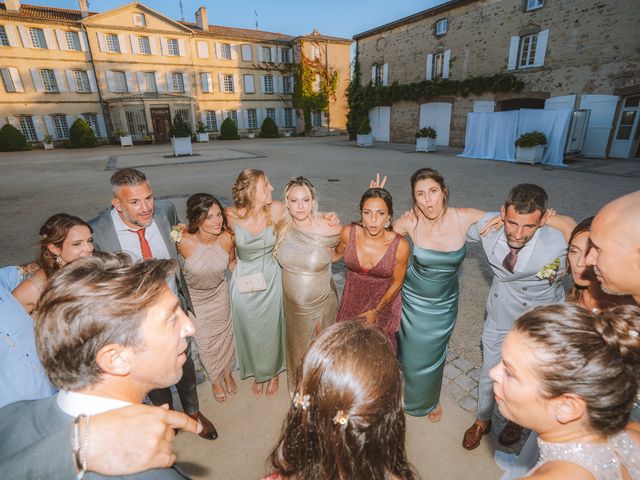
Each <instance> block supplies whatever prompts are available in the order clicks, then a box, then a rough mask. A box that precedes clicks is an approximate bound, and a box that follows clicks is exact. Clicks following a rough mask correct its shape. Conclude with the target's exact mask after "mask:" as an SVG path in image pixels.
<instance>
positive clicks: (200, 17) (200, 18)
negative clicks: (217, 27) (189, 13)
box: [196, 7, 209, 32]
mask: <svg viewBox="0 0 640 480" xmlns="http://www.w3.org/2000/svg"><path fill="white" fill-rule="evenodd" d="M196 24H197V25H198V28H199V29H200V30H204V31H205V32H206V31H208V30H209V21H208V20H207V9H206V7H200V8H199V9H198V10H197V11H196Z"/></svg>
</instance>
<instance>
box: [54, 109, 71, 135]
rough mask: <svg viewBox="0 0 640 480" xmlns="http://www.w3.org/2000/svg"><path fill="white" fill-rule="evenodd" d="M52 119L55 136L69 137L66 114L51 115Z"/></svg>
mask: <svg viewBox="0 0 640 480" xmlns="http://www.w3.org/2000/svg"><path fill="white" fill-rule="evenodd" d="M51 120H53V128H55V130H56V138H59V139H68V138H69V124H68V123H67V116H66V115H62V114H55V115H51Z"/></svg>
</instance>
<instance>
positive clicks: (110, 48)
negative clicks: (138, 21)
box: [105, 33, 120, 53]
mask: <svg viewBox="0 0 640 480" xmlns="http://www.w3.org/2000/svg"><path fill="white" fill-rule="evenodd" d="M105 46H106V47H107V52H111V53H120V40H119V39H118V35H116V34H115V33H107V34H106V35H105Z"/></svg>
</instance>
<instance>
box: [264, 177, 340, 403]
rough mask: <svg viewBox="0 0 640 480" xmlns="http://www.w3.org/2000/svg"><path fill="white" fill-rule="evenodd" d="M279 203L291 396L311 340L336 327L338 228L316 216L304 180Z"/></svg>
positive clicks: (314, 201)
mask: <svg viewBox="0 0 640 480" xmlns="http://www.w3.org/2000/svg"><path fill="white" fill-rule="evenodd" d="M284 200H285V205H286V208H287V211H286V212H285V215H284V217H283V218H282V220H280V222H279V223H278V225H277V227H276V231H277V237H278V240H277V242H276V247H275V251H276V258H277V259H278V262H279V263H280V265H281V266H282V287H283V293H284V315H285V319H286V324H287V329H286V330H287V332H286V344H287V383H288V387H289V393H290V394H291V395H293V393H294V390H295V383H296V372H297V369H298V365H299V364H300V362H301V361H302V357H303V356H304V354H305V353H306V351H307V349H308V348H309V344H310V343H311V340H313V339H314V338H315V337H316V335H318V334H319V333H320V332H321V331H322V330H324V329H325V328H326V327H328V326H330V325H332V324H333V323H335V321H336V313H337V311H338V293H337V291H336V287H335V285H334V283H333V278H332V275H331V256H332V255H333V251H334V249H335V247H336V245H338V241H339V237H340V230H341V228H342V227H341V225H339V224H337V225H331V224H330V222H329V221H328V220H327V219H326V218H325V217H323V216H318V213H317V210H318V202H317V199H316V191H315V187H314V186H313V184H312V183H311V182H310V181H309V180H307V179H306V178H304V177H297V178H294V179H293V180H291V181H290V182H289V183H287V185H286V187H285V190H284Z"/></svg>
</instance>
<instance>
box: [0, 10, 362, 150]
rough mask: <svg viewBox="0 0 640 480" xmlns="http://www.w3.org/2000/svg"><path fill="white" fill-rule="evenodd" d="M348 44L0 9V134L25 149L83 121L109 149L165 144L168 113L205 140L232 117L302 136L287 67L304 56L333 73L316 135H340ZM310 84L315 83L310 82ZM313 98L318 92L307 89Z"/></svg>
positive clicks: (316, 115)
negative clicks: (130, 142)
mask: <svg viewBox="0 0 640 480" xmlns="http://www.w3.org/2000/svg"><path fill="white" fill-rule="evenodd" d="M351 43H352V41H351V40H349V39H343V38H337V37H329V36H325V35H320V34H319V33H318V32H317V31H314V32H312V34H310V35H302V36H295V37H294V36H290V35H284V34H281V33H272V32H265V31H262V30H250V29H242V28H232V27H225V26H214V25H210V24H209V21H208V17H207V11H206V9H205V8H204V7H201V8H199V9H198V11H197V12H195V22H184V21H175V20H172V19H170V18H167V17H166V16H164V15H162V14H160V13H159V12H156V11H154V10H152V9H151V8H149V7H147V6H145V5H143V4H141V3H138V2H134V3H129V4H126V5H123V6H121V7H118V8H115V9H112V10H109V11H106V12H102V13H94V12H90V11H89V10H88V8H87V2H86V0H79V9H78V10H67V9H61V8H52V7H45V6H37V5H22V4H21V3H20V1H19V0H7V1H6V2H4V3H0V74H1V77H2V85H1V86H0V126H2V125H4V124H5V123H6V122H8V123H10V124H12V125H14V126H15V127H17V128H18V129H20V130H21V131H22V132H23V133H24V135H25V136H26V138H27V139H28V140H29V141H30V142H33V143H37V142H41V141H42V140H43V139H44V138H45V136H46V135H50V136H51V137H52V138H53V139H54V140H64V139H66V138H68V137H69V127H70V126H71V124H72V123H73V122H74V121H75V119H76V118H84V119H85V120H86V121H87V122H88V123H89V125H90V126H91V127H92V129H93V130H94V132H95V133H96V136H97V137H99V138H100V139H102V140H103V141H107V139H108V138H114V136H115V135H114V133H115V131H116V130H119V129H121V130H123V131H124V132H126V133H129V134H131V135H132V136H133V139H134V140H136V141H145V140H146V141H156V142H165V141H167V140H168V138H169V129H170V127H171V123H172V119H173V118H174V117H175V115H176V113H179V114H181V115H182V116H183V117H184V118H185V119H186V120H188V121H189V122H190V124H191V125H192V127H195V126H196V124H197V122H198V121H202V122H203V123H204V124H205V126H206V128H207V130H208V131H209V132H210V133H211V134H212V136H213V135H214V134H216V133H217V132H218V131H219V128H220V125H221V123H222V121H223V120H224V119H225V118H228V117H230V118H232V119H233V120H234V121H235V122H236V125H237V126H238V129H239V131H240V134H241V135H245V134H247V133H249V132H250V131H252V130H257V129H259V128H260V126H261V124H262V122H263V120H264V119H265V118H266V117H271V118H272V119H273V120H274V121H275V122H276V125H277V126H278V128H279V129H280V130H281V132H283V133H284V132H287V131H288V132H301V131H302V130H303V129H304V120H303V116H302V113H301V111H296V110H295V109H294V108H293V102H292V94H293V92H294V88H295V85H294V79H293V67H294V65H295V64H296V63H299V62H300V61H301V58H302V55H304V56H305V57H306V58H308V59H311V60H314V59H318V60H320V61H321V62H322V63H323V64H324V65H326V67H327V68H328V69H329V71H332V72H337V75H338V86H337V89H336V100H335V101H333V102H330V106H329V109H328V111H327V112H320V111H318V112H312V115H311V121H312V127H313V132H314V133H316V134H327V133H333V132H334V131H335V132H339V131H344V129H345V124H346V118H345V112H346V97H345V89H346V87H347V85H348V83H349V80H350V71H349V64H350V45H351ZM316 82H317V83H319V80H318V79H317V80H316ZM314 88H316V89H317V88H319V85H316V84H314Z"/></svg>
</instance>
